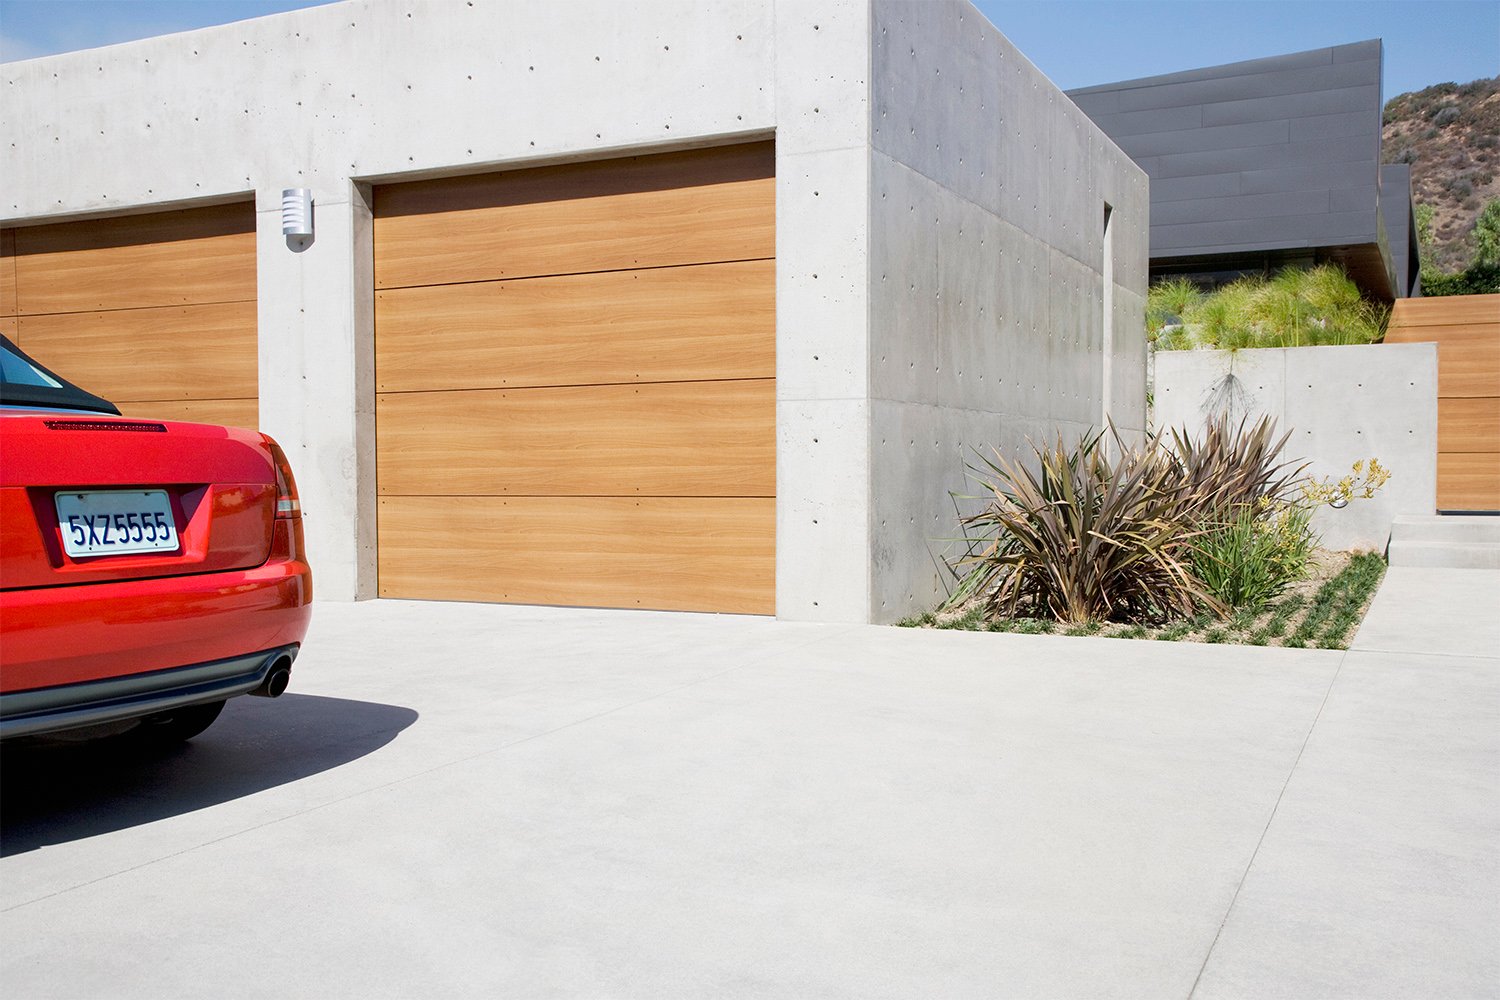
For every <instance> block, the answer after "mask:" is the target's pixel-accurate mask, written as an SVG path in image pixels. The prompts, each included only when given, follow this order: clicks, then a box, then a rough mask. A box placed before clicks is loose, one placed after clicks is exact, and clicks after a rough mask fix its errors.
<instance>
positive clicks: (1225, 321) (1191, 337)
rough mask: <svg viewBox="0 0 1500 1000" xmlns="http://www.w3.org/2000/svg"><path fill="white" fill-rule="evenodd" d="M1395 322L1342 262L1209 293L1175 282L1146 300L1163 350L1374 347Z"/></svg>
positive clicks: (1247, 279)
mask: <svg viewBox="0 0 1500 1000" xmlns="http://www.w3.org/2000/svg"><path fill="white" fill-rule="evenodd" d="M1389 318H1390V310H1389V309H1388V308H1387V307H1385V306H1383V305H1380V304H1378V303H1374V302H1369V301H1366V300H1365V299H1364V298H1363V297H1362V296H1361V295H1360V292H1359V288H1358V286H1357V285H1355V284H1354V282H1353V281H1352V280H1350V278H1349V276H1348V275H1347V274H1345V273H1344V270H1343V269H1342V268H1340V267H1339V266H1338V265H1336V264H1320V265H1318V266H1317V267H1311V268H1301V267H1288V268H1284V269H1282V270H1280V271H1278V272H1276V273H1275V274H1274V275H1272V276H1270V277H1265V276H1262V275H1256V274H1252V275H1246V276H1244V277H1241V278H1238V279H1236V280H1234V281H1231V282H1230V283H1228V284H1226V285H1221V286H1220V287H1218V288H1215V289H1213V290H1212V291H1207V292H1205V291H1201V290H1199V289H1198V288H1197V287H1196V286H1194V285H1193V284H1192V283H1191V282H1190V281H1188V280H1187V279H1184V278H1172V279H1168V280H1166V281H1162V282H1159V283H1158V284H1156V285H1153V286H1152V287H1151V288H1150V289H1149V291H1148V292H1147V297H1146V333H1147V339H1148V340H1150V341H1151V343H1152V344H1153V345H1154V346H1155V348H1156V349H1157V350H1160V351H1185V350H1195V349H1213V350H1238V349H1240V348H1246V347H1309V346H1317V345H1330V344H1372V343H1374V342H1376V341H1378V340H1379V339H1380V338H1381V337H1382V336H1384V334H1385V327H1386V323H1387V322H1388V321H1389Z"/></svg>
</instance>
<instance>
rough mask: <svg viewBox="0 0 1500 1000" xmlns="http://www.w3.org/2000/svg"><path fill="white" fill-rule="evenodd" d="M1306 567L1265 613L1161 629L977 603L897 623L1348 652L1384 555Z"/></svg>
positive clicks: (1317, 559)
mask: <svg viewBox="0 0 1500 1000" xmlns="http://www.w3.org/2000/svg"><path fill="white" fill-rule="evenodd" d="M1308 570H1309V573H1308V576H1307V578H1306V579H1304V580H1302V581H1300V582H1298V583H1296V584H1294V585H1292V586H1291V587H1288V588H1287V589H1286V591H1285V592H1283V593H1282V594H1281V596H1279V597H1277V598H1276V599H1275V600H1273V601H1271V602H1270V603H1269V604H1267V605H1266V607H1264V608H1263V609H1261V610H1260V611H1258V612H1249V611H1245V612H1240V613H1238V614H1236V615H1234V616H1233V617H1231V618H1227V619H1220V618H1215V617H1213V616H1212V615H1207V614H1205V615H1200V616H1198V617H1196V618H1187V619H1179V620H1177V621H1170V622H1167V623H1165V624H1162V625H1156V626H1148V625H1130V624H1121V623H1118V622H1090V623H1088V624H1086V625H1072V626H1070V625H1064V624H1061V623H1059V622H1055V621H1051V620H1049V619H1041V618H1002V619H996V620H988V619H986V618H985V617H984V614H983V612H982V610H981V609H980V608H979V606H978V604H977V602H971V603H970V604H969V605H966V606H965V607H962V608H956V609H953V610H951V611H944V612H939V613H933V612H928V613H927V614H924V615H920V616H918V617H916V618H909V619H907V620H905V621H902V622H899V623H898V624H900V625H903V626H907V627H912V628H939V629H966V630H970V631H978V632H1018V633H1022V634H1027V635H1095V636H1104V637H1106V638H1114V639H1157V640H1164V641H1170V642H1206V643H1233V644H1237V645H1244V646H1284V647H1289V648H1296V649H1347V648H1348V645H1349V640H1350V639H1352V638H1353V637H1354V633H1355V631H1356V630H1357V629H1358V628H1359V623H1360V622H1361V621H1363V620H1364V617H1365V612H1366V611H1367V610H1369V607H1370V601H1371V600H1372V599H1373V598H1374V596H1375V590H1376V588H1377V587H1379V586H1380V581H1381V579H1382V578H1383V577H1384V576H1385V560H1384V559H1383V558H1382V557H1381V556H1380V555H1379V553H1375V552H1357V553H1350V552H1329V551H1327V550H1324V549H1319V550H1317V551H1316V552H1314V553H1313V557H1312V559H1311V560H1309V565H1308Z"/></svg>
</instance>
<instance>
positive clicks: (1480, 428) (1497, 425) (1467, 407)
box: [1438, 396, 1500, 454]
mask: <svg viewBox="0 0 1500 1000" xmlns="http://www.w3.org/2000/svg"><path fill="white" fill-rule="evenodd" d="M1438 452H1439V453H1440V454H1441V453H1443V452H1449V453H1452V452H1468V453H1480V452H1494V453H1496V454H1500V396H1481V397H1454V398H1451V399H1445V398H1442V397H1439V399H1438Z"/></svg>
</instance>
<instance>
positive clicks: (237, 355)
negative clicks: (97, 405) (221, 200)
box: [0, 202, 259, 427]
mask: <svg viewBox="0 0 1500 1000" xmlns="http://www.w3.org/2000/svg"><path fill="white" fill-rule="evenodd" d="M0 272H3V275H4V278H3V281H0V332H4V333H5V334H6V336H8V337H10V338H11V339H12V340H14V341H15V342H16V343H17V344H19V345H20V347H21V349H22V350H24V351H26V353H28V354H30V355H31V356H32V357H34V358H36V359H37V360H38V361H40V362H42V363H43V364H45V365H47V366H48V367H50V368H52V369H54V370H55V371H57V373H58V374H60V375H62V376H64V377H65V378H67V379H69V380H70V381H73V382H76V383H78V384H79V385H80V386H82V387H83V388H85V389H88V390H89V391H90V392H93V393H96V394H97V395H100V396H103V397H104V398H105V399H108V400H109V401H110V402H112V403H114V404H116V405H117V406H119V408H120V410H121V412H123V413H125V414H127V415H132V416H151V417H158V418H162V419H172V420H200V421H204V422H206V423H215V424H231V425H234V426H240V427H254V426H255V425H256V423H257V421H258V417H259V414H258V401H257V394H258V368H259V365H258V361H257V358H256V331H255V206H254V204H252V203H250V202H244V203H239V204H234V205H218V206H214V207H211V208H197V209H188V210H183V211H176V212H160V213H154V214H151V215H132V216H124V217H120V218H113V219H102V220H91V221H87V222H68V223H58V224H55V225H48V226H22V227H18V228H15V229H6V230H3V231H0Z"/></svg>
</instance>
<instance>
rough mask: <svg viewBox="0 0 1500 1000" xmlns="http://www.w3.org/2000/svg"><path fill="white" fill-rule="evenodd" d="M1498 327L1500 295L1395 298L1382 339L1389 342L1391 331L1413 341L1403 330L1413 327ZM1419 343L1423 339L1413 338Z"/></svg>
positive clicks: (1407, 340) (1499, 320)
mask: <svg viewBox="0 0 1500 1000" xmlns="http://www.w3.org/2000/svg"><path fill="white" fill-rule="evenodd" d="M1487 324H1489V325H1494V324H1500V294H1495V295H1438V296H1434V297H1432V298H1416V299H1397V300H1396V304H1395V306H1394V307H1393V308H1392V311H1391V323H1390V326H1391V330H1390V331H1387V333H1386V336H1385V339H1386V340H1387V341H1389V340H1391V334H1392V332H1395V333H1397V335H1398V337H1405V339H1404V340H1399V339H1398V340H1397V341H1396V342H1398V343H1406V342H1410V341H1412V339H1413V338H1411V337H1409V336H1406V335H1405V334H1404V333H1403V332H1402V331H1404V330H1405V329H1406V328H1407V327H1412V326H1473V325H1480V326H1483V325H1487ZM1415 339H1416V340H1418V341H1420V340H1421V339H1422V338H1420V337H1418V338H1415Z"/></svg>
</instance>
